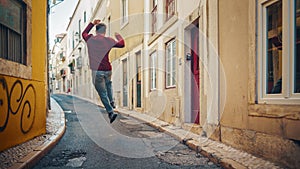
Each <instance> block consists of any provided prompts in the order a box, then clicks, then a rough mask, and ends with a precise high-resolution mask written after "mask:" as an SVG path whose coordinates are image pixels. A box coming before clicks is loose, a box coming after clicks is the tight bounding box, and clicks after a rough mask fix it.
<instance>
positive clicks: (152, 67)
mask: <svg viewBox="0 0 300 169" xmlns="http://www.w3.org/2000/svg"><path fill="white" fill-rule="evenodd" d="M156 59H157V54H156V51H155V52H153V53H152V54H151V55H150V90H153V89H156V69H157V65H156V64H157V63H156Z"/></svg>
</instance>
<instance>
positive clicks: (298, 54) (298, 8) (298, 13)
mask: <svg viewBox="0 0 300 169" xmlns="http://www.w3.org/2000/svg"><path fill="white" fill-rule="evenodd" d="M294 11H295V13H294V16H295V19H294V24H295V26H294V30H295V35H294V37H295V39H294V45H295V47H294V49H295V55H294V72H293V73H294V76H293V80H294V88H293V89H294V93H300V0H296V2H295V10H294Z"/></svg>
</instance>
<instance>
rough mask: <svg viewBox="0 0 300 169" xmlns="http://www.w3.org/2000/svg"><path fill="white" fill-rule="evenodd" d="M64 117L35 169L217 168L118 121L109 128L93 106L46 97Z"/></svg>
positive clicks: (152, 132) (168, 140) (145, 129)
mask: <svg viewBox="0 0 300 169" xmlns="http://www.w3.org/2000/svg"><path fill="white" fill-rule="evenodd" d="M52 97H53V98H54V99H55V100H56V101H57V102H58V103H59V105H60V106H61V107H62V109H63V110H64V112H65V117H66V126H67V129H66V132H65V134H64V136H63V137H62V139H61V140H60V141H59V142H58V144H57V145H56V146H55V147H54V148H53V149H52V150H51V151H50V152H49V154H47V155H46V156H45V157H44V158H42V159H41V160H40V161H39V162H38V163H37V165H36V166H35V167H34V168H35V169H40V168H43V169H44V168H46V169H54V168H63V169H65V168H85V169H89V168H114V169H116V168H124V169H125V168H130V169H135V168H149V169H150V168H151V169H153V168H204V169H205V168H207V169H211V168H221V167H219V166H217V165H215V164H214V163H212V162H210V161H209V159H208V158H206V157H203V156H202V155H200V154H197V153H196V152H195V151H193V150H191V149H189V148H188V147H187V146H185V145H183V144H181V143H179V142H178V141H177V140H175V139H174V138H172V137H171V136H169V135H167V134H165V133H162V132H159V131H158V130H156V129H154V128H152V127H150V126H149V125H147V124H145V123H143V122H141V121H138V120H136V119H133V118H131V117H127V116H126V117H125V116H122V115H119V116H118V118H117V119H116V121H115V122H113V123H112V124H110V123H109V120H108V116H107V113H106V112H105V110H104V109H102V108H100V107H98V106H97V105H96V104H93V103H91V102H88V101H85V100H81V99H79V98H76V97H73V96H70V95H53V96H52Z"/></svg>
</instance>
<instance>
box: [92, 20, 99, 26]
mask: <svg viewBox="0 0 300 169" xmlns="http://www.w3.org/2000/svg"><path fill="white" fill-rule="evenodd" d="M100 22H101V20H100V19H95V20H94V21H93V24H94V25H98V24H99V23H100Z"/></svg>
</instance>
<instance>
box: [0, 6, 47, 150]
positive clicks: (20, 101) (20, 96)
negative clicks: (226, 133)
mask: <svg viewBox="0 0 300 169" xmlns="http://www.w3.org/2000/svg"><path fill="white" fill-rule="evenodd" d="M27 2H28V4H27V5H28V8H27V9H30V5H32V6H31V12H32V15H28V16H27V17H28V18H27V22H30V21H31V24H32V25H31V26H30V27H27V29H29V31H27V39H31V43H30V44H26V46H27V51H29V52H28V53H31V54H32V55H30V56H27V57H29V60H31V61H32V62H31V66H32V75H31V79H30V78H28V79H24V78H17V77H18V75H16V77H12V76H8V75H4V74H3V72H0V151H1V150H4V149H6V148H9V147H12V146H14V145H17V144H20V143H22V142H25V141H27V140H29V139H31V138H33V137H35V136H38V135H41V134H43V133H45V132H46V111H47V110H46V71H45V70H46V58H47V55H46V52H47V46H46V44H47V42H46V35H47V34H46V15H47V13H46V11H47V10H46V7H47V1H41V0H32V2H31V4H30V1H27ZM31 16H32V18H30V17H31ZM29 25H30V24H29ZM28 32H29V33H28ZM31 35H32V37H31V38H30V36H31ZM27 42H30V40H27ZM28 67H29V68H28V69H30V66H28ZM19 73H20V74H22V72H19Z"/></svg>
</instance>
